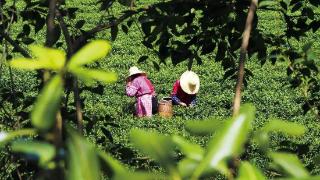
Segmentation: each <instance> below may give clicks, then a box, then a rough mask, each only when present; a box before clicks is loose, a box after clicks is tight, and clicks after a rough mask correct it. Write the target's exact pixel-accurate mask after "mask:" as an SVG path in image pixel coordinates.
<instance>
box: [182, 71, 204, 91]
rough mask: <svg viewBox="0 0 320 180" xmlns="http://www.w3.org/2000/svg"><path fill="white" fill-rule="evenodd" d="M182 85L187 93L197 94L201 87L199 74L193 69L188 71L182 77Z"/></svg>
mask: <svg viewBox="0 0 320 180" xmlns="http://www.w3.org/2000/svg"><path fill="white" fill-rule="evenodd" d="M180 86H181V88H182V90H183V91H184V92H185V93H187V94H196V93H198V91H199V88H200V79H199V76H198V75H197V74H196V73H194V72H193V71H186V72H184V73H183V74H182V75H181V77H180Z"/></svg>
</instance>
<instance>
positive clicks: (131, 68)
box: [129, 66, 145, 76]
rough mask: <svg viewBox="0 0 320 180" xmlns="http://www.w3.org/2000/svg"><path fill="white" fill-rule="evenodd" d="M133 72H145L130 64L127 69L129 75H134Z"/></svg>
mask: <svg viewBox="0 0 320 180" xmlns="http://www.w3.org/2000/svg"><path fill="white" fill-rule="evenodd" d="M135 74H145V72H143V71H141V70H139V68H138V67H137V66H132V67H130V69H129V76H132V75H135Z"/></svg>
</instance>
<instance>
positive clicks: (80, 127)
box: [57, 11, 83, 134]
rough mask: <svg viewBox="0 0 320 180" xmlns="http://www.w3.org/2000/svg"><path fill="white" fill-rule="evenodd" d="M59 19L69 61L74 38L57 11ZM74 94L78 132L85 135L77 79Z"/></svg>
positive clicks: (74, 82) (72, 50) (72, 52)
mask: <svg viewBox="0 0 320 180" xmlns="http://www.w3.org/2000/svg"><path fill="white" fill-rule="evenodd" d="M57 17H58V20H59V24H60V27H61V29H62V33H63V35H64V37H65V40H66V44H67V56H68V58H67V59H68V60H69V59H70V58H71V56H72V55H73V54H74V44H73V42H72V38H71V36H70V33H69V31H68V28H67V26H66V23H65V22H64V20H63V18H62V16H61V14H60V12H59V11H57ZM73 93H74V100H75V107H76V119H77V122H78V131H79V133H81V134H83V114H82V108H81V98H80V93H79V85H78V79H77V78H74V79H73Z"/></svg>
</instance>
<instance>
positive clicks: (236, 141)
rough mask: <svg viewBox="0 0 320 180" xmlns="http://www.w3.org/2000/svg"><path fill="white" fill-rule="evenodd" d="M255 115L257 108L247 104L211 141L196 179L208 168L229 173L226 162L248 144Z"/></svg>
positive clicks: (195, 173)
mask: <svg viewBox="0 0 320 180" xmlns="http://www.w3.org/2000/svg"><path fill="white" fill-rule="evenodd" d="M254 114H255V108H254V107H253V106H252V105H249V104H246V105H243V106H242V107H241V108H240V113H239V115H238V116H237V117H235V118H233V119H231V120H228V121H226V123H225V124H224V125H223V126H222V127H221V129H220V130H219V131H218V132H217V134H216V135H215V136H214V137H213V139H212V140H211V141H210V143H209V146H208V151H207V153H206V154H205V156H204V158H203V160H202V161H201V163H200V164H199V166H198V167H197V169H196V170H195V171H194V174H193V178H194V179H197V178H199V177H200V175H201V174H202V173H203V172H204V170H205V169H207V168H208V167H211V168H213V169H215V170H218V171H220V172H221V173H224V174H227V173H228V170H227V167H226V162H225V160H226V158H228V157H231V156H237V155H239V154H240V153H241V152H242V147H243V144H244V143H245V142H246V140H247V136H248V134H249V132H250V130H251V122H252V121H253V119H254Z"/></svg>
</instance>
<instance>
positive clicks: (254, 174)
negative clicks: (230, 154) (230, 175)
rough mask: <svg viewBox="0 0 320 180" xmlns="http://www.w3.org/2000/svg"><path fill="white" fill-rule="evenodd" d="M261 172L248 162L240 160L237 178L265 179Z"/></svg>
mask: <svg viewBox="0 0 320 180" xmlns="http://www.w3.org/2000/svg"><path fill="white" fill-rule="evenodd" d="M265 179H266V177H265V176H264V175H263V174H262V172H261V171H260V170H259V169H257V168H256V167H255V166H253V165H251V164H250V163H249V162H246V161H245V162H242V163H241V166H240V172H239V176H238V178H237V180H265Z"/></svg>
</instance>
